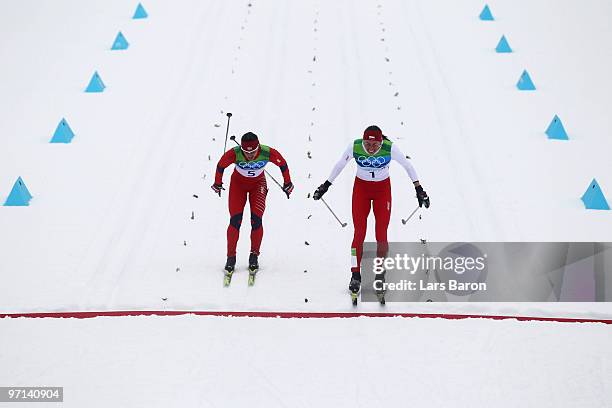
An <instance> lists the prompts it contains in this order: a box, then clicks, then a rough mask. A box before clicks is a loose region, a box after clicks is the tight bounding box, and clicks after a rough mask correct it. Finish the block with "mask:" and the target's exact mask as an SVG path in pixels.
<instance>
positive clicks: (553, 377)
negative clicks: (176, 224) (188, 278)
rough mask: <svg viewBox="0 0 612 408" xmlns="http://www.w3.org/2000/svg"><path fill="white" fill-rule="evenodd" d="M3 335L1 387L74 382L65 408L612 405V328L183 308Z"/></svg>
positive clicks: (6, 329) (30, 322)
mask: <svg viewBox="0 0 612 408" xmlns="http://www.w3.org/2000/svg"><path fill="white" fill-rule="evenodd" d="M0 330H1V331H2V333H3V335H2V336H0V350H1V352H0V366H1V367H3V369H2V370H0V384H2V385H3V386H13V385H21V386H24V385H28V386H35V385H53V386H63V387H64V403H63V404H62V406H65V407H83V406H88V407H109V406H121V407H143V406H146V407H168V406H181V407H219V406H220V407H242V406H249V407H322V406H329V407H332V406H333V407H369V406H381V407H382V406H415V407H425V406H426V407H431V408H437V407H440V408H446V407H448V406H453V407H500V408H501V407H508V408H510V407H517V406H527V407H539V408H547V407H550V408H557V407H590V408H596V407H601V408H603V407H609V403H610V396H611V395H612V384H611V383H610V381H609V379H610V378H611V377H612V351H611V349H610V347H609V344H610V339H611V334H610V326H608V325H603V324H593V323H581V324H567V323H542V322H529V323H525V322H517V321H491V320H478V319H471V320H461V321H449V320H442V319H418V318H414V319H404V318H356V319H260V318H227V317H198V316H180V317H133V318H95V319H85V320H75V319H24V318H20V319H2V320H0ZM7 367H8V368H9V369H6V368H7Z"/></svg>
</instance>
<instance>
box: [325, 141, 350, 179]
mask: <svg viewBox="0 0 612 408" xmlns="http://www.w3.org/2000/svg"><path fill="white" fill-rule="evenodd" d="M352 158H353V144H352V143H351V144H350V145H349V147H347V148H346V150H345V151H344V153H342V157H341V158H340V160H338V162H337V163H336V165H335V166H334V168H333V169H332V171H331V174H330V175H329V177H328V178H327V181H329V182H330V184H331V183H333V182H334V180H335V179H336V177H338V175H339V174H340V173H342V170H344V168H345V167H346V164H347V163H348V162H349V161H351V159H352Z"/></svg>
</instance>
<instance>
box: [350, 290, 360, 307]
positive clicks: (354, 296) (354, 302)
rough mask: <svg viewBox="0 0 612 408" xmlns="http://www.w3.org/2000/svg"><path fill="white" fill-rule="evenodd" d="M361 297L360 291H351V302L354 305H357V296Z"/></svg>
mask: <svg viewBox="0 0 612 408" xmlns="http://www.w3.org/2000/svg"><path fill="white" fill-rule="evenodd" d="M358 297H359V292H351V302H352V303H353V306H357V298H358Z"/></svg>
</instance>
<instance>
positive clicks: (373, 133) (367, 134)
mask: <svg viewBox="0 0 612 408" xmlns="http://www.w3.org/2000/svg"><path fill="white" fill-rule="evenodd" d="M363 140H372V141H375V142H382V141H383V133H382V130H380V128H379V127H378V126H376V125H372V126H368V127H367V128H366V130H364V131H363Z"/></svg>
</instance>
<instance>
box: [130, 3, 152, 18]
mask: <svg viewBox="0 0 612 408" xmlns="http://www.w3.org/2000/svg"><path fill="white" fill-rule="evenodd" d="M147 17H149V15H148V14H147V11H146V10H145V9H144V7H142V4H140V3H138V6H137V7H136V11H135V12H134V17H132V18H133V19H138V18H147Z"/></svg>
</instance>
